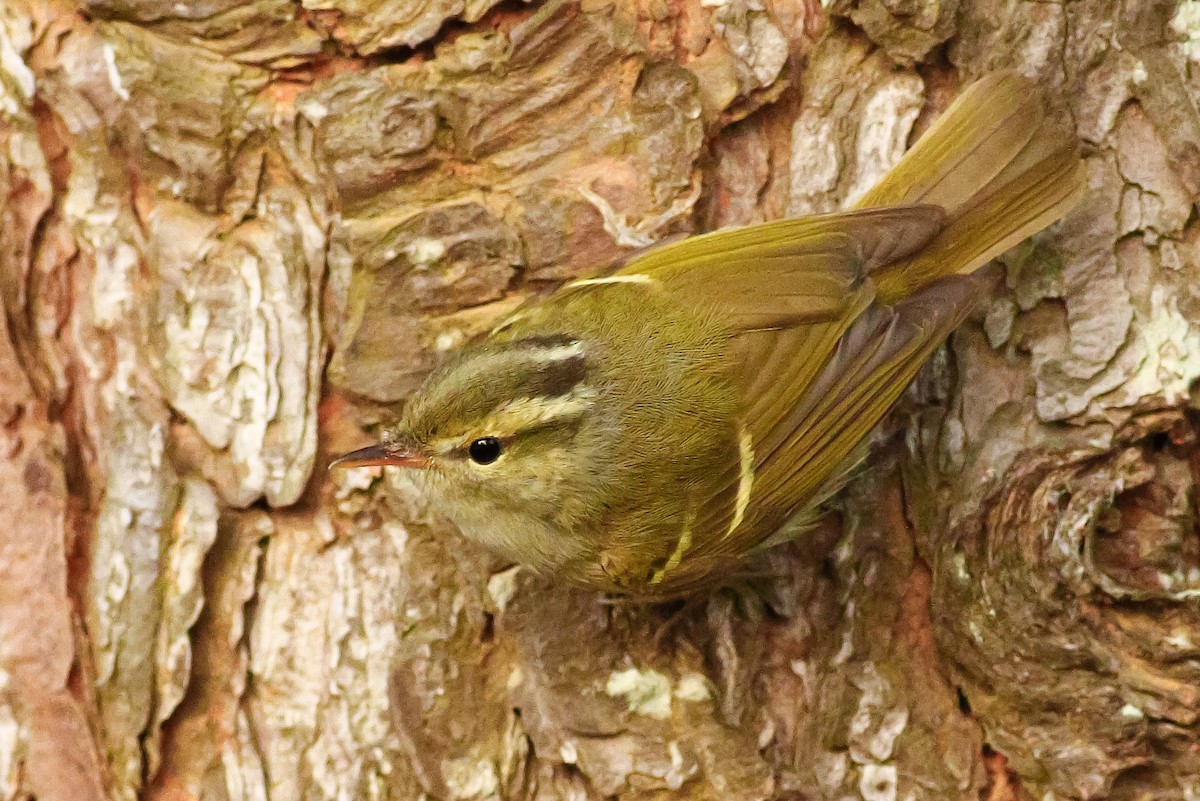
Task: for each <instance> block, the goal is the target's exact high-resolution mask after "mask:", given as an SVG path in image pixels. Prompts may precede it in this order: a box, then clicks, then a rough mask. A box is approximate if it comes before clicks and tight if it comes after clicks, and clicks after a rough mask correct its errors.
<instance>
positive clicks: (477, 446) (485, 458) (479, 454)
mask: <svg viewBox="0 0 1200 801" xmlns="http://www.w3.org/2000/svg"><path fill="white" fill-rule="evenodd" d="M467 455H468V456H470V457H471V461H472V462H474V463H475V464H491V463H492V462H494V461H496V460H497V459H499V458H500V440H498V439H496V438H495V437H482V438H480V439H477V440H475V441H474V442H472V443H471V444H470V445H469V446H468V447H467Z"/></svg>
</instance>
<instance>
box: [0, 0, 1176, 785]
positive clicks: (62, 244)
mask: <svg viewBox="0 0 1200 801" xmlns="http://www.w3.org/2000/svg"><path fill="white" fill-rule="evenodd" d="M1009 67H1011V68H1016V69H1017V70H1019V71H1020V72H1022V73H1024V74H1026V75H1030V76H1033V77H1035V78H1036V79H1037V80H1038V82H1039V83H1040V84H1041V86H1042V87H1044V89H1045V91H1046V93H1047V95H1048V97H1049V98H1050V102H1051V105H1052V109H1053V111H1052V113H1053V114H1054V115H1056V116H1058V117H1059V118H1061V119H1062V120H1063V121H1064V122H1066V123H1068V124H1070V125H1072V126H1073V127H1074V129H1075V130H1076V131H1077V133H1078V134H1079V137H1080V139H1081V141H1082V143H1083V149H1084V154H1085V157H1086V162H1087V166H1088V174H1089V189H1088V192H1087V196H1086V199H1085V200H1084V202H1083V204H1082V205H1081V206H1080V207H1079V208H1078V209H1077V210H1076V211H1075V212H1073V213H1072V214H1071V215H1070V216H1069V217H1068V218H1067V219H1066V220H1064V221H1063V222H1062V223H1060V224H1058V225H1056V226H1054V227H1053V228H1051V229H1050V230H1049V231H1047V232H1045V233H1043V234H1041V235H1039V236H1037V237H1035V238H1034V239H1033V240H1032V241H1030V242H1028V243H1026V244H1024V245H1022V246H1021V247H1019V248H1017V249H1015V250H1014V251H1012V252H1011V253H1009V254H1007V255H1006V256H1005V257H1004V258H1003V259H1002V261H1003V262H1004V264H1005V266H1006V267H1007V270H1008V281H1007V283H1006V285H1005V287H1004V288H1003V289H1002V290H1001V291H999V292H998V293H997V295H996V296H995V297H994V298H993V299H991V300H990V301H989V303H988V304H986V305H985V307H984V308H982V309H980V311H979V313H978V315H976V317H975V318H974V319H972V320H971V321H970V322H968V323H967V324H966V325H965V326H964V327H963V328H962V329H961V330H960V331H959V332H958V333H956V334H955V336H954V338H953V339H952V341H951V343H950V344H949V345H948V346H947V347H946V348H945V349H944V350H942V351H941V352H939V354H938V356H937V358H935V359H934V360H933V362H932V363H931V364H930V365H929V367H928V368H927V369H926V370H925V372H924V373H923V374H922V377H921V378H920V379H919V380H918V381H917V382H916V384H915V385H914V386H913V388H912V390H911V391H910V392H909V393H908V395H907V397H906V398H905V401H904V403H903V404H902V405H901V407H900V408H899V409H898V410H897V411H896V412H895V413H894V414H893V415H892V417H891V418H890V419H889V421H888V423H887V425H885V426H884V427H883V429H882V430H881V431H880V432H879V433H878V434H877V435H876V436H875V438H874V440H875V442H874V448H873V451H872V457H871V460H870V462H871V464H870V469H869V470H867V471H865V472H863V473H862V474H861V475H860V476H858V477H857V478H856V479H855V481H854V482H853V483H852V485H851V486H850V487H849V488H848V489H847V491H846V492H845V493H843V495H842V496H841V497H840V498H839V499H838V501H837V502H836V503H835V504H834V507H835V508H834V513H833V514H831V515H830V516H829V517H828V519H827V521H826V523H825V524H824V525H823V526H822V527H821V528H820V529H819V530H818V531H817V532H815V533H814V534H813V535H812V536H810V537H808V538H806V539H804V540H803V541H800V542H797V543H794V544H793V545H791V546H787V547H784V548H781V549H779V550H778V551H777V552H776V553H775V554H773V556H772V562H771V570H770V571H769V572H770V575H768V576H764V577H763V578H762V581H760V582H756V583H754V585H753V586H752V587H751V588H750V589H749V590H747V591H742V592H736V593H735V592H718V593H714V594H712V595H711V597H706V598H700V599H696V600H694V601H693V602H691V603H688V604H687V605H685V606H682V607H678V606H676V607H669V608H630V607H624V606H620V605H617V606H613V605H610V604H605V603H603V602H602V600H601V599H598V598H596V597H595V596H594V595H593V594H589V593H586V592H581V591H577V590H571V589H566V588H564V587H562V586H559V585H557V584H555V583H554V582H553V581H546V580H542V579H535V578H533V577H531V576H529V575H527V574H526V573H524V572H523V571H521V570H519V569H515V568H511V567H509V566H506V565H503V564H500V563H498V562H496V560H494V559H493V558H491V557H489V556H488V555H487V554H485V553H482V552H480V551H478V550H477V549H475V548H474V547H472V546H469V545H468V544H466V543H465V542H464V541H462V540H461V539H459V538H457V537H456V536H455V535H454V532H453V531H452V530H451V529H449V527H448V526H447V525H446V524H445V523H444V522H442V521H441V520H440V518H439V517H438V516H437V510H436V509H428V508H425V507H424V506H423V505H422V503H421V499H420V497H419V495H417V494H416V493H415V492H414V491H413V489H412V487H410V486H407V485H406V484H405V483H404V479H403V476H397V477H390V478H388V479H383V478H379V477H376V478H371V477H370V476H369V475H367V474H366V473H365V472H364V471H350V472H336V473H327V472H326V470H325V466H326V464H327V463H328V461H329V458H330V454H336V453H338V452H340V451H343V450H347V449H349V448H351V447H356V446H358V445H360V444H362V443H363V442H364V441H366V439H367V438H368V436H369V435H370V432H371V431H372V430H373V426H375V425H377V424H378V423H379V422H380V421H381V420H384V419H386V418H387V417H388V415H389V414H391V413H392V412H393V411H394V409H395V408H396V405H397V404H398V403H400V402H402V400H403V398H404V397H405V396H406V395H407V394H408V393H409V392H411V391H412V389H413V388H414V387H415V386H416V384H417V383H418V382H419V380H420V378H421V377H422V375H423V374H424V373H425V372H426V371H427V370H428V369H429V368H430V366H431V365H432V364H434V363H435V362H436V360H437V358H438V355H439V353H441V352H444V351H446V350H448V349H451V348H453V347H455V346H457V345H458V344H460V343H461V342H463V341H465V340H466V339H468V338H470V337H471V336H473V335H475V334H476V333H478V332H480V331H483V330H486V329H487V327H488V326H489V325H490V324H491V323H492V322H494V321H496V320H497V319H498V318H499V317H500V316H501V315H502V314H504V313H505V312H506V311H508V310H510V309H512V308H513V307H514V306H515V305H516V304H518V303H519V302H520V301H521V299H522V298H523V297H525V296H527V295H528V294H529V293H530V292H535V291H541V290H544V289H545V288H547V287H550V286H552V285H553V284H554V283H555V282H558V281H561V280H563V279H565V278H568V277H571V276H573V275H578V274H579V273H581V272H583V271H585V270H587V269H589V268H591V267H593V266H595V265H597V264H600V263H603V262H609V261H612V260H615V259H619V258H622V256H623V255H625V254H628V253H629V252H631V250H632V249H634V248H640V247H645V246H647V245H649V244H652V243H653V242H656V241H658V240H661V239H663V238H665V237H668V236H671V235H674V234H679V233H685V232H692V231H704V230H711V229H714V228H718V227H721V226H726V225H734V224H746V223H752V222H757V221H761V220H767V219H775V218H779V217H784V216H791V215H800V214H807V213H813V212H821V211H828V210H833V209H837V208H839V207H842V206H845V205H846V204H848V203H850V202H853V200H854V199H855V198H856V197H857V196H858V195H860V194H861V193H862V192H864V191H865V190H866V189H867V188H869V187H870V185H871V184H872V183H873V182H874V181H875V180H876V179H877V178H878V177H879V176H880V175H881V174H882V173H883V172H885V171H886V170H887V169H888V167H889V166H890V165H891V164H894V163H895V162H896V160H897V159H898V158H899V156H900V154H901V153H902V152H903V151H904V149H905V148H906V147H907V145H908V144H910V143H911V142H912V141H913V140H914V139H915V137H916V136H918V135H919V133H920V131H921V130H922V129H923V128H924V127H925V126H926V125H927V124H928V122H929V121H930V120H931V119H933V118H934V117H935V116H936V115H937V114H938V113H939V111H940V110H942V109H944V108H945V107H946V105H947V104H948V103H949V102H950V100H952V99H953V97H954V96H955V94H956V93H957V92H958V91H959V90H960V89H961V88H962V87H963V86H964V85H965V84H966V83H968V82H969V81H970V80H971V79H973V78H975V77H978V76H980V75H982V74H984V73H986V72H988V71H990V70H993V69H999V68H1009ZM1198 102H1200V2H1196V0H1181V2H1179V3H1178V4H1176V3H1175V2H1174V0H1072V2H1034V1H1032V0H832V1H831V2H821V3H818V2H816V0H773V1H772V2H768V3H762V2H758V0H646V1H645V2H643V1H642V0H584V1H583V2H582V3H572V2H564V1H563V0H551V2H548V3H545V4H540V5H525V4H523V3H521V2H518V1H517V0H408V2H400V0H342V1H340V2H337V1H335V0H301V2H299V3H297V2H295V1H294V0H252V2H246V3H243V2H238V1H237V0H199V1H198V2H186V3H169V2H165V0H81V2H80V3H79V4H78V5H71V4H70V3H68V2H66V0H6V2H5V3H3V4H2V5H0V297H2V298H3V308H4V320H5V327H4V328H3V329H0V376H3V379H2V380H0V421H2V422H3V428H2V430H0V801H18V800H20V801H28V800H31V799H38V801H100V799H105V798H111V799H118V800H119V801H135V799H136V800H137V801H143V800H144V801H179V800H180V799H204V801H301V799H304V800H305V801H308V800H309V799H313V800H315V799H329V800H330V801H333V800H334V799H338V800H339V801H340V800H341V799H351V798H355V799H358V798H362V799H418V798H436V799H447V800H448V801H449V800H450V799H531V800H532V799H537V800H538V801H550V799H582V798H594V799H600V798H609V797H615V798H620V799H664V798H690V799H734V800H735V801H757V800H758V799H793V800H794V801H798V800H799V799H811V800H812V801H818V800H819V801H842V799H859V798H861V799H863V801H903V800H904V799H933V800H935V801H942V799H946V800H947V801H950V800H955V801H957V800H958V799H964V800H965V799H979V798H988V799H991V800H992V801H1002V800H1004V799H1019V798H1020V799H1023V798H1029V799H1034V798H1036V799H1097V798H1112V799H1128V800H1129V801H1133V799H1143V800H1144V799H1154V800H1155V801H1158V800H1160V799H1161V801H1168V799H1171V800H1174V799H1192V798H1200V606H1198V605H1197V598H1200V535H1198V528H1197V522H1196V513H1197V507H1196V492H1195V484H1196V482H1197V480H1198V476H1200V447H1198V444H1197V439H1196V432H1197V424H1198V422H1200V417H1198V416H1197V400H1198V399H1197V397H1196V394H1195V392H1194V390H1193V387H1194V385H1195V381H1196V379H1197V377H1200V223H1198V221H1197V216H1196V213H1195V210H1194V204H1195V201H1196V197H1197V191H1198V189H1200V114H1198V112H1197V107H1198Z"/></svg>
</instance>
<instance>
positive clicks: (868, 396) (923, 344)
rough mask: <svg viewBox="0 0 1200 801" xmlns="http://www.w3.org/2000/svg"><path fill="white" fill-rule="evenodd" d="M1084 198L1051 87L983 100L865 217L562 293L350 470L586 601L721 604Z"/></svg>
mask: <svg viewBox="0 0 1200 801" xmlns="http://www.w3.org/2000/svg"><path fill="white" fill-rule="evenodd" d="M1082 183H1083V178H1082V165H1081V163H1080V161H1079V159H1078V157H1077V155H1076V153H1075V146H1074V142H1073V140H1071V139H1069V138H1067V137H1065V136H1062V135H1059V134H1056V133H1054V132H1053V131H1051V130H1050V128H1049V126H1048V125H1046V124H1045V123H1044V122H1043V109H1042V104H1041V99H1040V96H1039V94H1038V92H1037V91H1036V89H1035V87H1033V86H1032V85H1031V84H1030V83H1029V82H1028V81H1026V80H1024V79H1022V78H1019V77H1017V76H1015V75H1012V74H1009V73H998V74H995V75H992V76H989V77H987V78H984V79H982V80H980V81H978V82H977V83H975V84H974V85H972V86H971V87H969V88H968V89H967V90H966V91H965V92H964V93H963V94H962V95H961V96H960V98H959V99H958V100H957V101H956V102H955V103H954V104H953V105H952V106H951V107H950V108H949V109H948V110H947V111H946V113H945V114H943V115H942V117H941V118H940V119H939V120H938V121H937V122H936V123H935V124H934V125H933V126H932V127H931V128H930V130H929V131H928V132H927V133H926V134H925V136H924V137H922V138H921V140H920V141H919V142H918V143H917V144H916V145H915V146H914V147H913V148H912V149H911V150H910V151H909V152H908V153H907V154H906V155H905V157H904V158H903V159H902V161H901V162H900V164H898V165H897V166H896V168H895V169H893V170H892V171H891V172H890V173H889V174H888V175H887V176H885V178H884V179H883V180H882V181H881V182H880V184H879V185H878V186H876V187H875V188H874V189H872V190H871V191H870V192H869V193H868V194H867V195H866V196H865V197H864V198H863V199H862V200H861V201H859V203H858V207H857V208H856V209H855V210H852V211H846V212H841V213H835V214H829V215H823V216H818V217H808V218H803V219H795V220H784V221H780V222H775V223H767V224H764V225H758V226H753V227H749V228H742V229H737V230H727V231H719V232H716V233H712V234H707V235H704V236H698V237H693V238H691V239H687V240H684V241H682V242H678V243H675V244H671V245H666V246H663V247H660V248H658V249H655V250H651V251H650V252H648V253H646V254H645V255H642V256H640V257H638V258H636V259H634V260H633V261H632V262H630V263H629V264H627V265H626V266H625V267H623V268H622V269H620V270H619V271H617V272H616V273H613V274H610V275H606V276H602V277H598V278H592V279H587V280H582V281H575V282H572V283H570V284H567V285H565V286H563V287H561V288H560V289H559V290H558V291H557V292H555V293H554V294H552V295H550V296H549V297H547V298H544V299H541V300H539V301H537V302H535V303H533V304H531V305H529V306H527V307H526V308H524V309H522V310H521V311H519V312H518V313H517V314H515V315H514V316H513V317H512V318H510V319H509V320H508V321H506V322H505V323H504V324H502V325H501V326H500V327H499V328H498V329H496V330H495V331H494V332H493V333H492V334H491V335H489V336H488V337H486V338H485V339H483V340H482V341H481V342H479V343H476V344H475V345H473V346H471V347H468V348H466V349H464V350H463V352H462V353H460V354H458V355H457V356H455V357H454V358H452V359H451V360H449V361H448V362H447V363H446V364H445V365H444V366H442V367H441V368H440V369H439V370H437V371H436V372H435V373H434V374H433V375H432V376H430V378H429V380H428V381H427V383H426V384H425V386H424V387H423V389H422V390H421V391H420V392H418V393H417V395H416V396H415V397H414V398H413V399H412V400H411V401H410V402H409V404H408V405H407V407H406V408H405V410H404V413H403V415H402V417H401V419H400V422H399V423H398V425H397V426H395V427H394V428H393V429H391V430H389V431H388V432H387V438H386V439H385V440H384V442H383V443H382V444H381V445H379V446H374V447H372V448H367V449H364V450H363V451H359V452H356V453H355V454H351V455H349V456H348V457H346V460H345V463H347V464H395V465H401V466H409V467H419V468H420V470H421V475H422V476H423V477H424V485H425V488H426V490H427V492H428V493H429V495H430V499H431V501H432V502H433V503H434V505H435V508H438V509H440V510H442V511H443V512H445V514H446V515H447V516H448V517H450V518H451V519H452V520H453V521H454V522H455V523H457V525H458V526H459V528H460V529H461V530H462V531H463V533H464V534H466V535H467V536H468V537H470V538H471V539H474V540H477V541H479V542H482V543H484V544H485V545H488V546H489V547H491V548H493V549H494V550H496V551H498V552H500V553H502V554H504V555H506V556H508V557H510V558H512V559H514V560H516V561H519V562H521V563H524V564H527V565H529V566H531V567H533V568H535V569H538V570H542V571H547V572H553V573H555V574H557V575H561V576H562V577H564V578H566V579H568V580H571V581H574V582H578V583H583V584H586V585H589V586H593V587H597V588H600V589H603V590H606V591H610V592H616V593H621V594H624V595H627V596H630V597H634V598H643V599H654V598H663V597H670V596H674V595H679V594H682V593H685V592H688V591H690V590H692V589H695V588H697V587H700V586H702V585H705V584H708V583H711V582H714V581H719V580H720V579H721V578H723V577H727V576H729V575H730V574H731V573H733V572H734V571H735V570H736V569H737V567H738V565H739V563H740V561H741V560H743V559H744V558H745V557H746V555H747V554H749V553H751V552H754V551H756V550H758V549H761V548H763V547H766V546H768V545H770V544H773V543H775V542H779V541H782V540H784V539H787V538H788V537H790V536H794V535H795V533H796V532H798V531H799V530H801V529H802V526H801V525H800V524H801V523H802V522H803V521H804V520H805V519H807V515H808V514H809V513H811V511H812V509H813V507H814V506H815V505H817V504H818V503H819V502H820V501H821V500H822V499H823V498H825V497H827V496H828V494H829V493H831V492H833V491H835V490H836V489H837V488H838V487H839V486H840V484H841V482H842V481H843V480H844V476H845V474H846V471H847V469H848V467H849V466H851V465H852V464H853V463H854V462H855V461H856V460H857V459H858V458H860V457H861V454H862V452H863V451H862V443H863V441H864V440H865V438H866V436H867V434H868V433H869V432H870V430H871V429H872V428H873V427H874V426H875V425H876V423H878V422H879V420H880V419H881V418H882V417H883V415H884V414H885V413H886V412H887V410H888V408H889V407H890V406H891V405H892V404H893V403H894V402H895V400H896V399H897V397H898V396H899V395H900V393H901V392H902V391H903V390H904V388H905V386H906V385H907V384H908V383H909V382H910V381H911V379H912V378H913V376H914V375H915V374H916V372H917V371H918V369H919V368H920V366H921V364H922V363H923V362H924V360H925V359H926V357H927V356H928V355H929V353H930V352H931V351H932V350H933V349H934V348H935V347H936V346H937V345H938V344H939V343H940V342H941V341H942V340H943V339H944V338H945V337H946V336H947V335H948V334H949V333H950V332H951V331H952V330H953V329H954V328H955V327H956V326H957V325H958V324H959V323H960V322H961V321H962V319H963V317H964V316H965V315H966V314H967V313H968V312H969V311H970V309H971V308H972V307H973V305H974V304H975V303H976V302H977V300H978V298H979V297H980V295H981V294H983V293H984V292H985V291H986V290H987V288H988V287H989V286H990V285H991V283H992V280H993V278H992V276H991V274H990V273H988V272H987V271H980V270H979V268H980V267H981V266H982V265H983V264H984V263H986V262H987V261H988V260H990V259H991V258H993V257H995V256H996V255H998V254H1000V253H1001V252H1003V251H1004V250H1006V249H1007V248H1009V247H1011V246H1012V245H1014V244H1016V243H1017V242H1019V241H1021V240H1022V239H1024V238H1025V237H1027V236H1029V235H1031V234H1033V233H1035V232H1036V231H1038V230H1040V229H1041V228H1043V227H1045V226H1046V225H1048V224H1050V223H1051V222H1053V221H1054V220H1056V219H1058V218H1059V217H1061V216H1062V215H1063V214H1064V213H1066V212H1067V211H1068V210H1069V209H1070V207H1071V206H1072V205H1073V204H1074V203H1075V201H1076V199H1077V197H1078V195H1079V193H1080V191H1081V188H1082ZM473 443H475V444H473Z"/></svg>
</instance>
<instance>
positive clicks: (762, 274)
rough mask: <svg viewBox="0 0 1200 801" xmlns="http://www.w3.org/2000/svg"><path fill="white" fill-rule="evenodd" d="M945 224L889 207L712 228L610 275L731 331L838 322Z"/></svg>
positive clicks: (930, 209)
mask: <svg viewBox="0 0 1200 801" xmlns="http://www.w3.org/2000/svg"><path fill="white" fill-rule="evenodd" d="M944 217H945V215H944V213H943V212H942V210H941V209H940V208H939V207H937V206H928V205H919V206H893V207H889V208H876V209H862V210H858V211H850V212H838V213H834V214H825V215H819V216H813V217H803V218H798V219H792V220H779V221H777V222H772V223H766V224H763V225H757V226H753V227H750V228H734V229H727V230H722V231H715V232H713V233H710V234H704V235H702V236H694V237H691V238H688V239H684V240H681V241H676V242H673V243H670V244H667V245H663V246H661V247H658V248H654V249H652V250H650V251H648V252H646V253H644V254H642V255H640V256H637V257H635V258H634V259H633V260H632V261H630V262H629V263H628V264H626V265H625V266H624V267H623V268H621V269H620V270H618V271H617V272H616V273H615V275H617V276H627V277H628V276H635V275H642V276H647V277H649V278H653V279H655V280H656V281H658V282H660V283H661V284H662V285H663V286H664V288H665V289H666V290H667V291H669V292H671V293H672V295H673V296H674V297H676V298H678V299H679V300H680V301H681V302H682V303H684V304H685V305H692V306H696V307H700V308H709V307H713V306H716V307H718V308H719V309H720V311H721V313H722V316H723V317H727V318H728V320H729V321H730V323H731V324H732V325H733V326H735V327H736V328H737V329H738V330H742V331H750V330H764V329H787V328H794V327H796V326H798V325H802V324H804V323H809V322H819V321H822V320H837V319H841V318H842V317H843V316H844V314H845V311H846V309H847V308H848V307H851V306H854V305H855V302H856V301H855V298H856V297H857V296H858V295H859V293H860V290H861V286H862V283H863V277H864V275H865V274H866V273H869V272H870V271H872V270H874V269H876V268H878V267H880V266H882V265H885V264H888V263H891V262H893V261H895V260H896V259H900V258H904V257H905V256H908V255H910V254H912V253H915V252H916V251H918V250H920V248H921V247H923V246H924V245H925V244H926V243H927V242H929V241H930V240H931V239H932V238H933V237H934V236H935V235H936V234H937V233H938V232H939V231H940V230H941V226H942V222H943V220H944Z"/></svg>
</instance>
